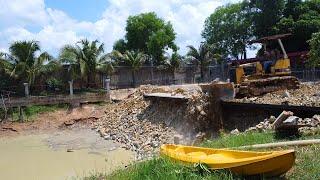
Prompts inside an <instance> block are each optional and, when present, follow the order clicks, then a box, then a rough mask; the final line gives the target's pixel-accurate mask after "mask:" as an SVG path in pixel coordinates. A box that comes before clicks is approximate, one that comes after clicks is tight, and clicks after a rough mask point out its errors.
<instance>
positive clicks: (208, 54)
mask: <svg viewBox="0 0 320 180" xmlns="http://www.w3.org/2000/svg"><path fill="white" fill-rule="evenodd" d="M187 47H188V48H189V51H188V53H187V56H188V57H190V58H191V59H192V60H195V61H197V63H198V64H199V66H200V77H201V80H202V81H203V80H204V69H205V68H206V67H207V66H208V65H209V63H210V60H212V57H213V53H212V51H211V47H210V46H209V45H207V44H204V43H201V44H200V46H199V49H196V48H195V47H194V46H191V45H190V46H187Z"/></svg>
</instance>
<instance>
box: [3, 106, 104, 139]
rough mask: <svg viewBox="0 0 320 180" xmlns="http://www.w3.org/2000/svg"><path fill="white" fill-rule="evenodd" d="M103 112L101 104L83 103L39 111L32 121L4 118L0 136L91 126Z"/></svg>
mask: <svg viewBox="0 0 320 180" xmlns="http://www.w3.org/2000/svg"><path fill="white" fill-rule="evenodd" d="M103 114H104V107H103V106H97V105H84V106H82V107H81V108H80V107H79V108H74V109H60V110H56V111H54V112H44V113H40V114H38V115H37V116H36V117H34V118H32V121H27V122H23V123H20V122H11V121H9V120H5V121H3V122H1V123H0V137H5V136H16V135H24V134H32V133H51V132H55V131H57V130H62V129H64V128H66V127H68V126H75V125H77V126H79V125H81V126H83V127H91V125H92V123H94V121H96V120H97V119H99V118H101V117H102V116H103ZM77 122H83V123H77Z"/></svg>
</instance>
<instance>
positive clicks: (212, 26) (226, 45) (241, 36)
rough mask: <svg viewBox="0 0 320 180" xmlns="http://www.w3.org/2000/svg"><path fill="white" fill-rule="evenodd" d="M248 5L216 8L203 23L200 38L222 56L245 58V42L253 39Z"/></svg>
mask: <svg viewBox="0 0 320 180" xmlns="http://www.w3.org/2000/svg"><path fill="white" fill-rule="evenodd" d="M249 12H250V10H249V7H248V3H246V2H243V3H236V4H228V5H225V6H221V7H219V8H217V10H216V11H215V12H214V13H212V14H211V15H210V16H209V17H208V18H207V19H206V21H205V25H204V30H203V32H202V37H203V38H204V39H205V40H206V43H208V44H212V45H213V46H214V47H216V50H215V51H216V52H219V54H222V55H224V56H228V55H231V56H233V57H235V58H237V59H238V58H239V55H240V58H246V47H247V45H246V44H247V41H248V40H250V39H251V38H252V37H253V27H252V16H251V14H250V13H249Z"/></svg>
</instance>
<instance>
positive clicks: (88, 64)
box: [59, 39, 113, 86]
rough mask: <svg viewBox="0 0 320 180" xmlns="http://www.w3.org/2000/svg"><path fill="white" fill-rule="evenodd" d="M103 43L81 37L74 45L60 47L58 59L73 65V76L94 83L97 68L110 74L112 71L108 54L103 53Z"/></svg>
mask: <svg viewBox="0 0 320 180" xmlns="http://www.w3.org/2000/svg"><path fill="white" fill-rule="evenodd" d="M103 46H104V44H103V43H101V44H100V43H99V41H98V40H95V41H91V42H90V41H89V40H87V39H83V40H81V41H79V42H77V43H76V44H75V45H74V46H72V45H66V46H65V47H63V48H62V49H61V52H60V55H59V57H60V58H59V59H60V60H61V61H62V62H64V63H68V64H70V65H71V66H72V67H73V69H74V70H73V72H74V74H75V75H74V77H73V78H77V77H81V78H84V77H86V78H87V83H88V85H87V86H90V85H89V83H95V75H96V72H97V70H99V71H101V72H106V73H107V74H110V73H111V72H112V71H113V66H112V62H111V60H110V57H109V55H108V54H103V52H104V47H103Z"/></svg>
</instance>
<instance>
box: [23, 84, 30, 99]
mask: <svg viewBox="0 0 320 180" xmlns="http://www.w3.org/2000/svg"><path fill="white" fill-rule="evenodd" d="M23 85H24V94H25V96H26V97H29V84H28V83H23Z"/></svg>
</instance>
